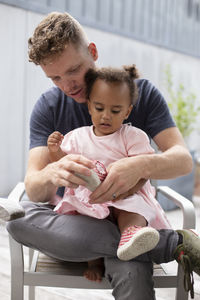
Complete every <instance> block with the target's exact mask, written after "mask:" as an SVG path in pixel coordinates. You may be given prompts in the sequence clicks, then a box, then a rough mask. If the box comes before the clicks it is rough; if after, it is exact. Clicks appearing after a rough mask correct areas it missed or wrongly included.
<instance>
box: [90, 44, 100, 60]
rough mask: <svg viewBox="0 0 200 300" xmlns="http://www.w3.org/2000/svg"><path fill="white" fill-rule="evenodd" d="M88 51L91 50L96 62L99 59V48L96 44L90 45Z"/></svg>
mask: <svg viewBox="0 0 200 300" xmlns="http://www.w3.org/2000/svg"><path fill="white" fill-rule="evenodd" d="M88 50H89V52H90V54H91V55H92V58H93V60H94V61H96V60H97V58H98V51H97V47H96V45H95V43H90V44H89V46H88Z"/></svg>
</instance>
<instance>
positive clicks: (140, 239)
mask: <svg viewBox="0 0 200 300" xmlns="http://www.w3.org/2000/svg"><path fill="white" fill-rule="evenodd" d="M159 238H160V236H159V233H158V231H157V230H156V229H154V228H152V227H140V226H131V227H128V228H127V229H126V230H125V231H124V232H123V233H122V236H121V239H120V242H119V246H118V250H117V256H118V258H119V259H121V260H125V261H127V260H131V259H133V258H135V257H136V256H138V255H140V254H143V253H145V252H148V251H150V250H152V249H153V248H155V246H156V245H157V244H158V241H159Z"/></svg>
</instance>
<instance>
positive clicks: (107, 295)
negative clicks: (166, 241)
mask: <svg viewBox="0 0 200 300" xmlns="http://www.w3.org/2000/svg"><path fill="white" fill-rule="evenodd" d="M194 205H195V208H196V218H197V231H198V232H199V233H200V198H199V197H194ZM167 215H168V218H169V220H170V221H171V223H172V224H173V225H174V228H180V226H181V221H182V219H181V213H180V211H179V210H174V211H171V212H168V213H167ZM26 259H27V257H26ZM26 293H27V291H26ZM156 295H157V300H173V299H175V290H174V289H157V290H156ZM0 299H1V300H10V257H9V245H8V235H7V232H6V229H5V226H4V224H2V223H0ZM27 299H28V297H27V294H26V296H25V300H27ZM36 299H42V300H77V299H79V300H88V299H91V300H113V299H114V298H113V297H112V295H111V291H110V290H106V291H102V290H95V291H92V290H73V289H55V288H51V289H50V288H48V289H47V288H37V289H36ZM195 299H196V300H200V278H199V277H198V276H195Z"/></svg>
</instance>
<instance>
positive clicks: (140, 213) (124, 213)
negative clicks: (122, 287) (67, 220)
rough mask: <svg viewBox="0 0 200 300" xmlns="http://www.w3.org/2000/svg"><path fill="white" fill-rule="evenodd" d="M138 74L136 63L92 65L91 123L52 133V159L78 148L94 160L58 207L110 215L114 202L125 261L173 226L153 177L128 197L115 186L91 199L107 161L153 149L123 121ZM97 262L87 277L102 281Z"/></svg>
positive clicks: (88, 78) (64, 210) (133, 97)
mask: <svg viewBox="0 0 200 300" xmlns="http://www.w3.org/2000/svg"><path fill="white" fill-rule="evenodd" d="M136 78H138V72H137V69H136V67H135V65H133V66H130V67H124V68H123V69H112V68H102V69H99V70H98V69H97V70H94V69H90V70H89V71H88V72H87V73H86V76H85V81H86V96H87V99H88V102H87V104H88V110H89V113H90V115H91V119H92V123H93V125H92V126H85V127H81V128H77V129H75V130H73V131H71V132H68V133H67V134H66V135H65V136H63V135H62V134H61V133H59V132H54V133H52V134H51V135H50V136H49V138H48V149H49V155H50V159H51V161H56V160H58V159H60V158H61V157H63V156H64V155H67V154H71V153H75V154H81V155H83V156H85V157H87V158H88V159H90V160H92V161H94V164H95V168H94V172H93V175H92V176H90V177H89V176H88V177H85V176H82V178H84V179H85V180H86V182H87V185H86V186H79V187H78V188H76V189H69V188H66V189H65V193H64V196H63V199H62V200H59V201H58V202H54V204H55V205H56V207H55V211H56V212H58V213H61V214H69V213H79V214H84V215H88V216H91V217H95V218H106V217H107V216H108V215H109V214H110V209H111V207H112V211H113V214H114V216H115V218H116V221H117V224H118V226H119V230H120V232H121V240H120V242H119V246H118V250H117V256H118V258H119V259H121V260H130V259H133V258H134V257H136V256H138V255H140V254H142V253H144V252H147V251H150V250H151V249H153V248H154V247H155V246H156V245H157V243H158V241H159V234H158V232H157V230H156V229H161V228H170V225H169V223H168V221H167V219H166V217H165V214H164V211H163V210H162V208H161V207H160V205H159V203H158V202H157V200H156V199H155V197H154V196H155V193H154V188H153V187H152V186H151V184H150V182H149V181H147V182H146V183H145V184H144V186H143V187H142V188H141V189H140V190H139V191H138V192H137V193H135V194H134V195H131V196H129V197H127V198H126V199H122V200H118V201H113V200H115V198H116V197H117V191H116V194H113V199H110V201H108V202H106V203H102V204H91V203H90V202H89V199H90V198H89V197H90V194H91V191H93V190H94V189H95V188H96V187H97V186H98V184H99V183H100V182H101V181H102V180H103V179H104V178H105V177H106V174H107V172H106V168H107V167H108V166H109V164H111V163H113V162H115V161H117V160H119V159H123V158H125V157H133V156H136V155H141V154H146V153H149V154H151V153H153V152H154V150H153V149H152V147H151V146H150V143H149V139H148V137H147V135H146V133H144V132H143V131H142V130H140V129H138V128H136V127H133V126H131V125H130V124H123V122H124V121H125V120H126V119H127V118H128V116H129V114H130V113H131V111H132V110H133V109H134V104H135V103H136V99H137V96H138V94H137V86H136V83H135V79H136ZM76 175H77V176H80V175H79V174H76ZM97 175H98V176H97ZM99 177H100V179H99ZM97 263H99V261H98V260H97V261H95V262H94V261H92V262H89V270H88V271H87V272H86V273H85V276H86V277H87V278H89V279H91V280H100V277H101V276H100V275H99V274H100V272H99V271H97V270H94V269H95V266H96V264H97ZM98 267H99V265H98ZM98 267H97V268H98Z"/></svg>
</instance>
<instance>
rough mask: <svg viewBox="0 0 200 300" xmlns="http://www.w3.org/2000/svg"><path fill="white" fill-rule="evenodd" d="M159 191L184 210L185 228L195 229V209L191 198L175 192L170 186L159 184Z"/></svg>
mask: <svg viewBox="0 0 200 300" xmlns="http://www.w3.org/2000/svg"><path fill="white" fill-rule="evenodd" d="M157 192H159V193H161V194H163V195H164V196H166V197H167V198H168V199H169V200H171V201H173V202H174V203H175V204H176V205H177V206H178V207H180V208H181V210H182V212H183V228H185V229H195V225H196V218H195V209H194V205H193V203H192V202H191V201H190V200H188V199H187V198H185V197H183V196H182V195H180V194H179V193H177V192H175V191H174V190H172V189H171V188H169V187H168V186H158V187H157Z"/></svg>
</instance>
